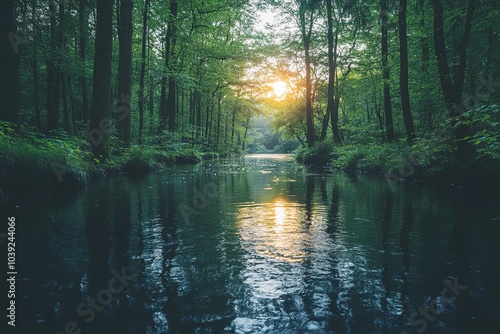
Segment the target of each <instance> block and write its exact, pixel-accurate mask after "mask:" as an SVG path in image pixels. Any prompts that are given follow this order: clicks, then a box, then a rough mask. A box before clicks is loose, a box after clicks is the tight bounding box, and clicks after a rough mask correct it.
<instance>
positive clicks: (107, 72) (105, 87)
mask: <svg viewBox="0 0 500 334" xmlns="http://www.w3.org/2000/svg"><path fill="white" fill-rule="evenodd" d="M112 45H113V1H109V0H97V28H96V37H95V50H96V51H95V57H94V78H93V92H94V93H93V97H92V110H91V115H90V132H89V136H88V137H89V141H90V144H91V145H92V148H93V152H94V156H96V157H99V156H102V157H103V158H106V157H108V154H109V132H110V126H109V117H110V104H111V92H110V91H111V60H112V51H113V50H112Z"/></svg>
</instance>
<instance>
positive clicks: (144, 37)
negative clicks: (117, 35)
mask: <svg viewBox="0 0 500 334" xmlns="http://www.w3.org/2000/svg"><path fill="white" fill-rule="evenodd" d="M150 2H151V0H146V1H145V3H144V12H143V14H142V51H141V73H140V75H139V77H140V79H139V80H140V83H139V143H142V134H143V131H144V90H145V87H144V85H145V83H144V79H145V76H146V41H147V38H148V14H149V4H150Z"/></svg>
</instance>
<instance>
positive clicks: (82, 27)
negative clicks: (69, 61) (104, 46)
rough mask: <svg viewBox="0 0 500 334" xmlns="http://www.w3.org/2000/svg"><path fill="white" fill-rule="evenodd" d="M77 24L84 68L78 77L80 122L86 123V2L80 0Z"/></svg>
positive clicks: (87, 105) (87, 109)
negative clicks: (80, 104) (80, 108)
mask: <svg viewBox="0 0 500 334" xmlns="http://www.w3.org/2000/svg"><path fill="white" fill-rule="evenodd" d="M78 19H79V21H78V23H79V34H80V35H79V46H80V59H81V61H82V64H83V66H84V70H83V71H82V73H81V75H80V78H79V79H80V86H81V90H82V113H81V120H82V121H84V122H86V121H87V119H88V114H89V102H88V99H89V98H88V89H87V76H86V75H85V62H86V58H87V25H88V22H87V2H86V0H80V2H79V9H78Z"/></svg>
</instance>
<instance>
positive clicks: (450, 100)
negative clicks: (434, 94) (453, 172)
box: [432, 0, 475, 154]
mask: <svg viewBox="0 0 500 334" xmlns="http://www.w3.org/2000/svg"><path fill="white" fill-rule="evenodd" d="M432 5H433V8H434V48H435V50H436V58H437V66H438V72H439V79H440V82H441V88H442V90H443V96H444V100H445V103H446V107H447V109H448V115H449V117H450V120H451V124H452V126H453V132H454V135H455V139H457V147H458V150H459V153H460V154H462V153H464V152H465V150H466V149H467V147H468V145H467V143H466V142H465V141H464V140H463V139H464V138H466V137H467V136H468V135H469V134H470V128H469V126H467V125H465V124H464V123H463V122H461V120H462V113H463V106H462V92H463V87H464V79H465V69H466V51H467V43H468V41H469V36H470V32H471V29H472V18H473V16H474V8H475V0H469V4H468V10H467V18H466V25H465V31H464V34H463V36H462V40H461V42H460V45H459V57H460V61H459V64H458V65H457V66H456V70H455V75H454V76H455V81H453V78H452V74H451V71H450V67H449V65H448V55H447V50H446V44H445V35H444V17H443V14H444V10H443V3H442V1H441V0H433V1H432Z"/></svg>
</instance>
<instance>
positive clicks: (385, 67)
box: [380, 0, 394, 142]
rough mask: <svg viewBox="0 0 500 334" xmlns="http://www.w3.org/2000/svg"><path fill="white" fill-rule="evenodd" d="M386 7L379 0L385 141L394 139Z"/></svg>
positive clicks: (383, 0)
mask: <svg viewBox="0 0 500 334" xmlns="http://www.w3.org/2000/svg"><path fill="white" fill-rule="evenodd" d="M387 12H388V7H387V0H380V17H381V20H382V71H383V75H382V76H383V80H384V112H385V128H386V131H387V141H389V142H391V141H393V140H394V126H393V122H392V105H391V87H390V82H389V80H390V74H389V73H390V71H389V38H388V21H389V20H388V17H387Z"/></svg>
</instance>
